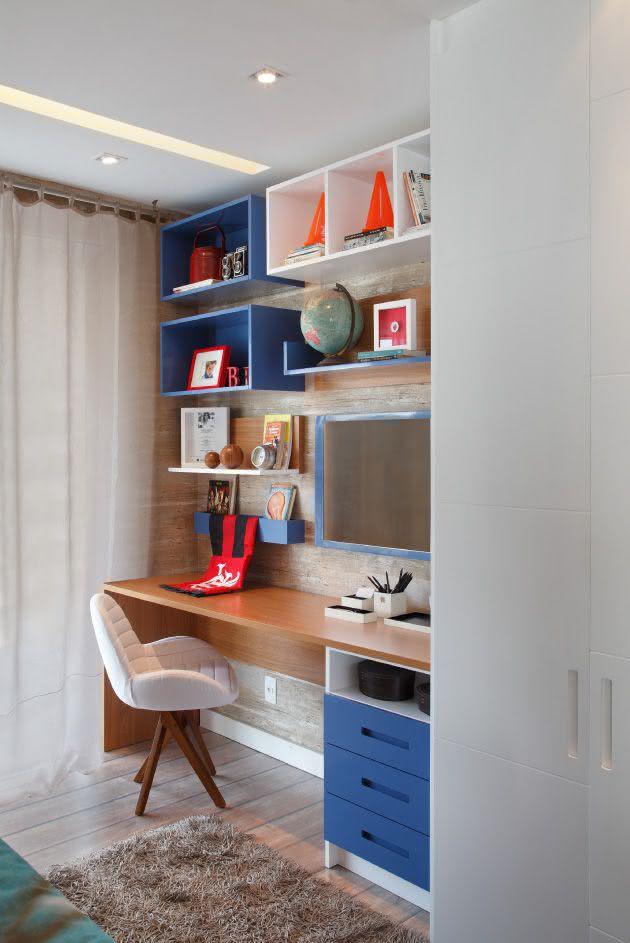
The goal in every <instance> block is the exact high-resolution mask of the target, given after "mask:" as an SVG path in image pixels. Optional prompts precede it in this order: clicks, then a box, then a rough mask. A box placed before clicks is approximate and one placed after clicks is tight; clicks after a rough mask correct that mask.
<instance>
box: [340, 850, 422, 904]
mask: <svg viewBox="0 0 630 943" xmlns="http://www.w3.org/2000/svg"><path fill="white" fill-rule="evenodd" d="M324 860H325V863H326V867H327V868H334V867H335V865H339V867H341V868H346V870H348V871H352V872H354V874H360V875H361V877H362V878H366V879H367V880H368V881H371V882H372V884H377V885H378V886H379V887H383V888H385V890H386V891H391V893H392V894H396V896H397V897H402V898H403V900H408V901H409V902H410V903H411V904H415V906H416V907H420V908H422V910H426V911H428V912H429V913H431V894H430V893H429V891H425V890H424V888H422V887H418V886H417V885H416V884H412V883H411V882H410V881H405V879H404V878H399V877H397V876H396V875H395V874H390V873H389V871H385V870H383V868H379V867H378V865H376V864H371V863H370V862H369V861H366V860H365V859H364V858H359V857H358V855H353V854H351V853H350V852H349V851H344V849H343V848H339V847H338V846H337V845H333V844H331V842H324Z"/></svg>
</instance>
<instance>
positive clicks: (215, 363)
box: [186, 345, 230, 390]
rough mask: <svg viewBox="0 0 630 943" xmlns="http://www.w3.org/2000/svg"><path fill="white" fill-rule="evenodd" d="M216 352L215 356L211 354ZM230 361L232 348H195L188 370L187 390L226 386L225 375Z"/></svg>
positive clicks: (213, 388) (214, 388) (223, 346)
mask: <svg viewBox="0 0 630 943" xmlns="http://www.w3.org/2000/svg"><path fill="white" fill-rule="evenodd" d="M212 354H214V355H215V356H214V357H212V356H209V355H212ZM229 363H230V348H229V347H227V346H226V345H222V346H220V347H199V348H197V350H193V355H192V360H191V361H190V370H189V371H188V386H187V387H186V389H187V390H216V389H218V388H219V387H222V386H225V377H226V374H227V368H228V365H229Z"/></svg>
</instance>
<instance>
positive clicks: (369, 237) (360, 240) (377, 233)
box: [343, 226, 394, 249]
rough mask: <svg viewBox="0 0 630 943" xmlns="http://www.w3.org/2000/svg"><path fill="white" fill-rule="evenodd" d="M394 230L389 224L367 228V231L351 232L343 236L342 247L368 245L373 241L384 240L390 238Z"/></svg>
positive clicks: (355, 247) (349, 247)
mask: <svg viewBox="0 0 630 943" xmlns="http://www.w3.org/2000/svg"><path fill="white" fill-rule="evenodd" d="M393 235H394V230H393V229H392V227H391V226H379V228H378V229H369V230H368V231H367V232H363V231H361V232H352V233H350V234H349V235H347V236H344V237H343V247H344V249H357V248H358V247H359V246H369V245H371V244H372V243H373V242H384V241H385V240H386V239H391V238H392V237H393Z"/></svg>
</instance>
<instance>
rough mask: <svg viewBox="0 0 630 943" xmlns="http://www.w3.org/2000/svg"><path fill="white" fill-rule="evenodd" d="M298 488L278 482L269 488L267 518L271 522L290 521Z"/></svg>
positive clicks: (266, 508) (266, 506) (266, 507)
mask: <svg viewBox="0 0 630 943" xmlns="http://www.w3.org/2000/svg"><path fill="white" fill-rule="evenodd" d="M296 494H297V488H296V487H295V485H292V484H287V483H285V482H276V483H275V484H272V485H271V486H270V488H269V494H268V495H267V503H266V504H265V517H266V518H268V519H269V520H271V521H288V520H289V519H290V517H291V514H292V513H293V505H294V504H295V496H296Z"/></svg>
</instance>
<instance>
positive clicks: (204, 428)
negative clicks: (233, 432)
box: [180, 406, 230, 468]
mask: <svg viewBox="0 0 630 943" xmlns="http://www.w3.org/2000/svg"><path fill="white" fill-rule="evenodd" d="M180 414H181V415H180V422H181V453H180V465H181V467H182V468H199V466H200V465H204V464H205V463H204V459H205V456H206V453H207V452H220V451H221V449H222V448H223V447H224V446H225V445H227V444H228V442H229V441H230V408H229V406H201V407H199V408H197V407H192V408H191V407H185V408H183V409H181V410H180Z"/></svg>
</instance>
